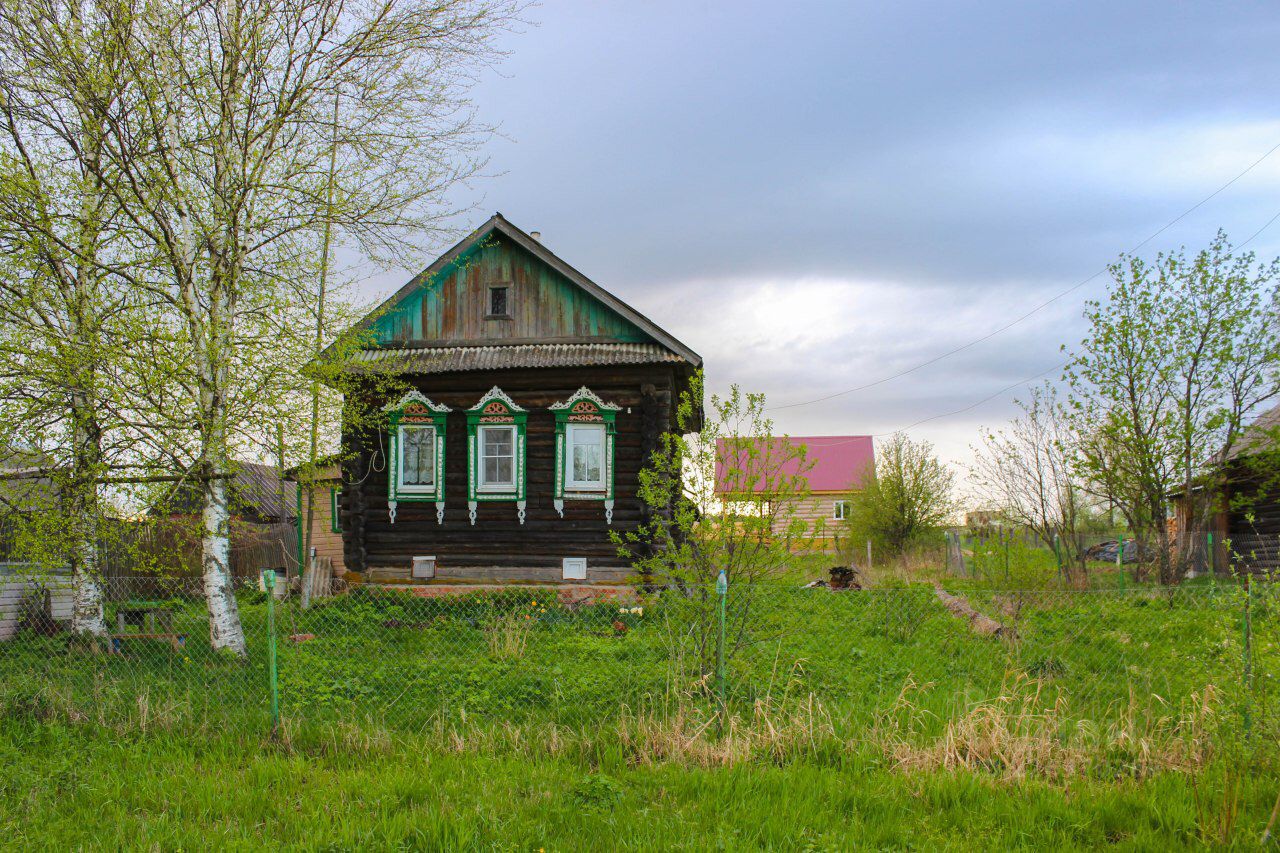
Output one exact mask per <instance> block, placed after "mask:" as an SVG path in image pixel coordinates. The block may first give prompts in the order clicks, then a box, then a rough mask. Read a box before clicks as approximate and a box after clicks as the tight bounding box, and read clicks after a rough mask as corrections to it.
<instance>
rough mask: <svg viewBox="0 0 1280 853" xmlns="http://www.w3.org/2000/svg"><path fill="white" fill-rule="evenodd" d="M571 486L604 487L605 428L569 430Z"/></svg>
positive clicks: (593, 427) (572, 428) (576, 428)
mask: <svg viewBox="0 0 1280 853" xmlns="http://www.w3.org/2000/svg"><path fill="white" fill-rule="evenodd" d="M568 480H569V485H570V486H579V487H583V486H595V487H602V486H604V428H603V427H598V426H589V427H582V426H575V427H570V428H569V477H568Z"/></svg>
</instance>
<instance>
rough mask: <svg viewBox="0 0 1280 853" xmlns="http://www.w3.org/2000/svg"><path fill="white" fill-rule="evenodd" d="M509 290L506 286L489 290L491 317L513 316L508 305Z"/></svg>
mask: <svg viewBox="0 0 1280 853" xmlns="http://www.w3.org/2000/svg"><path fill="white" fill-rule="evenodd" d="M508 290H509V288H507V287H505V286H503V287H491V288H489V316H490V317H509V316H511V310H510V306H509V305H508V303H507V291H508Z"/></svg>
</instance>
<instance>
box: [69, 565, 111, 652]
mask: <svg viewBox="0 0 1280 853" xmlns="http://www.w3.org/2000/svg"><path fill="white" fill-rule="evenodd" d="M90 551H92V548H86V549H85V552H86V553H84V554H83V555H81V564H80V567H79V571H77V572H76V575H75V578H74V579H73V580H72V584H73V588H72V606H71V632H72V633H73V634H90V635H92V636H95V637H105V636H107V618H106V613H105V612H104V610H103V606H102V586H101V585H100V584H99V583H98V579H97V577H96V573H95V572H93V571H92V570H91V569H90V568H89V567H90V566H92V565H94V564H93V563H92V562H91V561H92V560H93V558H94V555H92V554H90V553H88V552H90Z"/></svg>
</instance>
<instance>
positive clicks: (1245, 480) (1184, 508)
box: [1169, 406, 1280, 572]
mask: <svg viewBox="0 0 1280 853" xmlns="http://www.w3.org/2000/svg"><path fill="white" fill-rule="evenodd" d="M1213 469H1214V472H1215V476H1214V478H1212V479H1215V480H1216V481H1217V482H1218V483H1219V486H1218V487H1217V488H1214V489H1207V488H1205V487H1203V486H1202V487H1198V488H1195V489H1193V490H1192V491H1191V493H1190V494H1189V495H1188V494H1184V493H1181V492H1179V493H1177V494H1173V495H1170V500H1171V503H1172V506H1171V513H1170V518H1169V532H1170V534H1171V536H1173V537H1174V541H1175V543H1179V544H1181V545H1183V546H1184V547H1185V546H1186V545H1188V544H1190V546H1191V547H1190V548H1189V550H1190V552H1191V554H1192V559H1193V562H1194V563H1195V565H1193V566H1192V568H1194V569H1196V570H1204V569H1205V568H1207V567H1208V565H1209V563H1210V560H1212V565H1213V567H1214V568H1215V569H1217V570H1218V571H1224V570H1226V569H1227V567H1228V566H1231V565H1233V564H1237V565H1240V566H1247V567H1248V568H1249V569H1250V570H1251V571H1254V572H1274V571H1276V570H1280V406H1276V407H1275V408H1272V409H1270V410H1268V411H1266V412H1263V413H1262V414H1261V415H1259V416H1258V417H1257V418H1256V419H1255V420H1254V421H1253V423H1251V424H1250V425H1249V427H1248V429H1246V430H1245V431H1244V434H1243V435H1242V436H1241V437H1240V441H1238V442H1237V443H1236V444H1235V446H1234V447H1232V448H1231V450H1230V451H1229V452H1227V453H1226V454H1225V456H1223V455H1222V454H1219V460H1218V461H1215V462H1214V463H1213ZM1207 534H1212V542H1213V549H1212V550H1210V549H1209V542H1210V539H1209V537H1208V535H1207ZM1188 538H1190V539H1191V542H1190V543H1188V542H1187V541H1186V540H1187V539H1188Z"/></svg>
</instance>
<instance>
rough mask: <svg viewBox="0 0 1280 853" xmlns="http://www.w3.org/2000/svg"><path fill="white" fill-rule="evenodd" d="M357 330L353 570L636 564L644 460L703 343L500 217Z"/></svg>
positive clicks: (670, 419)
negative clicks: (632, 536) (629, 550)
mask: <svg viewBox="0 0 1280 853" xmlns="http://www.w3.org/2000/svg"><path fill="white" fill-rule="evenodd" d="M675 310H676V309H675V308H674V306H673V308H672V313H674V311H675ZM358 331H359V332H361V333H363V334H365V335H366V336H367V338H366V341H365V344H364V345H363V346H362V347H361V348H360V349H359V350H358V351H357V352H356V353H355V354H354V357H352V358H351V359H350V361H351V364H350V368H349V369H350V370H351V371H353V372H354V375H355V376H356V377H361V376H365V375H367V377H368V378H367V381H364V382H363V384H359V382H360V381H362V380H359V379H357V389H356V390H354V391H353V390H351V389H350V388H348V394H349V397H348V400H349V402H350V401H351V399H352V398H353V397H354V398H358V401H359V402H358V411H359V412H360V414H359V415H358V416H352V417H349V418H348V419H347V420H346V421H345V422H344V424H343V435H342V443H343V446H342V453H341V465H342V470H341V482H340V483H334V485H333V487H334V488H335V490H336V492H335V494H336V499H335V506H336V508H337V512H338V518H337V524H336V527H337V528H338V529H340V530H341V535H342V540H343V561H342V562H343V564H344V566H345V569H346V571H347V572H348V573H351V576H350V577H349V580H353V581H358V580H365V581H377V582H406V583H428V582H441V581H451V582H457V581H476V582H503V581H524V582H527V581H543V582H547V581H550V582H559V581H570V582H576V583H583V582H588V583H599V582H616V581H619V580H622V579H623V578H625V577H626V576H627V575H628V574H629V573H630V566H629V565H628V563H627V561H626V560H625V559H624V558H622V557H620V556H619V554H618V549H617V547H616V546H615V545H614V543H613V541H612V540H611V538H610V534H611V533H612V532H619V533H620V532H623V531H627V530H631V529H634V528H635V527H636V526H637V525H639V524H641V522H642V521H643V520H644V518H645V513H646V508H645V506H644V505H643V503H642V502H641V501H640V499H639V498H638V497H637V492H638V488H639V478H640V471H641V469H642V468H643V467H644V465H645V464H646V462H647V461H648V458H649V456H650V454H651V453H652V452H653V451H654V449H656V448H657V447H658V445H659V442H660V440H661V436H662V435H663V433H665V432H668V431H671V430H673V429H674V428H675V412H676V406H677V404H678V401H679V398H680V395H681V394H682V393H684V392H685V391H686V390H687V389H688V388H689V381H690V378H691V377H692V376H693V374H694V372H695V371H696V370H698V369H699V368H700V366H701V364H702V359H701V357H700V356H698V354H697V353H695V352H694V351H693V350H692V349H690V348H689V347H688V346H686V345H685V344H683V343H681V342H680V341H678V340H676V338H675V337H673V336H672V335H671V334H670V333H668V332H666V331H664V330H663V329H661V328H660V327H659V326H658V325H657V324H656V323H654V322H653V321H652V320H649V319H648V318H647V317H644V316H643V315H641V314H640V313H639V312H638V311H636V310H635V309H634V308H631V307H630V306H628V305H627V304H625V303H624V302H622V301H621V300H620V299H618V298H617V297H616V296H614V295H613V294H611V293H609V292H608V291H606V290H605V289H604V288H602V287H600V286H599V285H598V284H596V283H595V282H593V281H591V280H590V279H588V278H587V277H586V276H585V275H583V274H582V273H580V272H578V271H577V270H576V269H574V268H573V267H571V266H570V265H569V264H567V263H566V262H565V261H563V260H562V259H561V258H559V257H558V256H557V255H555V254H554V253H553V252H552V251H550V250H549V249H548V248H547V247H546V246H545V245H543V244H542V242H541V241H540V240H539V239H538V238H537V235H536V232H535V233H534V234H528V233H525V232H524V231H522V230H520V229H519V228H517V227H515V226H514V225H512V224H511V223H510V222H508V221H507V220H506V219H505V218H503V217H502V215H501V214H495V215H494V216H493V217H492V218H491V219H489V220H488V221H487V222H485V223H484V224H483V225H482V226H480V227H479V228H477V229H476V230H475V231H473V232H472V233H471V234H470V235H468V236H467V237H466V238H465V239H464V240H462V241H461V242H460V243H458V244H457V245H456V246H454V247H453V248H452V249H450V250H449V251H447V252H446V253H445V254H443V255H441V256H440V257H439V258H438V259H437V260H436V261H435V262H434V263H432V264H431V265H430V266H429V267H427V268H426V269H425V270H423V272H422V273H421V274H419V275H418V276H416V277H414V278H413V279H412V280H411V281H410V282H409V283H408V284H406V285H405V286H404V287H403V288H401V289H400V290H399V291H398V292H397V293H395V294H394V295H393V296H392V297H391V298H390V299H388V300H387V301H386V302H385V303H383V304H382V305H381V306H379V308H377V309H376V310H375V311H374V312H373V313H371V314H370V315H369V317H367V318H366V319H365V320H364V321H362V323H361V324H360V325H359V327H358ZM361 371H364V373H361ZM388 374H391V375H392V376H393V377H394V378H395V379H396V380H398V381H397V382H393V383H388V382H387V381H386V377H387V375H388ZM389 387H391V388H394V390H391V391H388V390H387V389H388V388H389ZM695 408H696V409H697V410H698V411H699V412H700V410H701V401H700V400H699V401H697V403H696V406H695Z"/></svg>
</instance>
